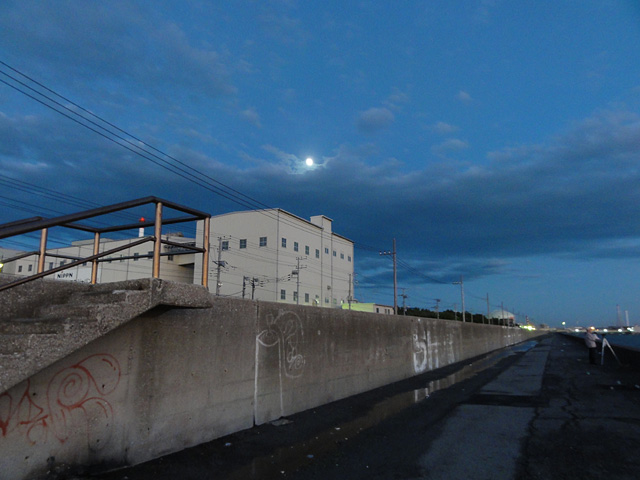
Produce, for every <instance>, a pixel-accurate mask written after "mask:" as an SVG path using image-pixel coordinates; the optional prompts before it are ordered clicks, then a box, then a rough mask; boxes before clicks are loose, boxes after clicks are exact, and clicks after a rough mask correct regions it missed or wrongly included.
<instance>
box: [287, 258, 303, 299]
mask: <svg viewBox="0 0 640 480" xmlns="http://www.w3.org/2000/svg"><path fill="white" fill-rule="evenodd" d="M306 258H307V257H296V260H297V267H296V269H295V270H294V271H293V272H291V275H295V276H296V304H297V305H300V269H301V268H307V266H306V265H303V266H302V267H301V266H300V260H306Z"/></svg>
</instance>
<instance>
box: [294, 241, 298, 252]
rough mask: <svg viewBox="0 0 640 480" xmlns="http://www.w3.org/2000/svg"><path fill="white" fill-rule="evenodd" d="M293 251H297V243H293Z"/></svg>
mask: <svg viewBox="0 0 640 480" xmlns="http://www.w3.org/2000/svg"><path fill="white" fill-rule="evenodd" d="M293 251H294V252H297V251H298V242H293Z"/></svg>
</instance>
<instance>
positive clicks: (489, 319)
mask: <svg viewBox="0 0 640 480" xmlns="http://www.w3.org/2000/svg"><path fill="white" fill-rule="evenodd" d="M489 315H491V312H490V311H489V294H488V293H487V322H489V323H491V318H490V317H489ZM482 323H484V322H482Z"/></svg>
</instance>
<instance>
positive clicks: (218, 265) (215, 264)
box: [195, 209, 354, 308]
mask: <svg viewBox="0 0 640 480" xmlns="http://www.w3.org/2000/svg"><path fill="white" fill-rule="evenodd" d="M332 223H333V222H332V220H331V219H330V218H328V217H326V216H324V215H317V216H314V217H311V219H310V221H307V220H304V219H302V218H300V217H297V216H296V215H293V214H291V213H289V212H286V211H284V210H281V209H266V210H250V211H242V212H235V213H228V214H225V215H219V216H216V217H212V218H211V224H210V243H211V255H210V266H209V290H210V291H211V292H217V293H218V294H220V295H223V296H233V297H243V298H248V299H251V298H253V299H256V300H266V301H271V302H282V303H290V304H299V305H312V306H319V307H329V308H340V307H341V306H342V305H343V304H348V302H349V297H350V296H352V295H353V283H352V282H353V261H354V260H353V242H352V241H351V240H348V239H347V238H345V237H343V236H341V235H338V234H337V233H334V232H333V230H332ZM202 225H203V223H202V222H199V224H198V233H197V235H196V237H197V238H198V239H201V238H202V235H203V232H202ZM199 241H200V240H198V242H199ZM201 268H202V267H201V265H199V264H198V262H196V264H195V278H200V277H199V275H201Z"/></svg>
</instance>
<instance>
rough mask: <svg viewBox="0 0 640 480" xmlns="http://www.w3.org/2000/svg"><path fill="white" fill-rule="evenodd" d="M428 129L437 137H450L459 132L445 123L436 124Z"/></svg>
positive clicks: (453, 126)
mask: <svg viewBox="0 0 640 480" xmlns="http://www.w3.org/2000/svg"><path fill="white" fill-rule="evenodd" d="M430 129H431V130H432V131H434V132H435V133H437V134H439V135H450V134H452V133H455V132H457V131H458V130H459V128H458V127H456V126H455V125H451V124H449V123H446V122H437V123H435V124H433V125H431V126H430Z"/></svg>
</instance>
